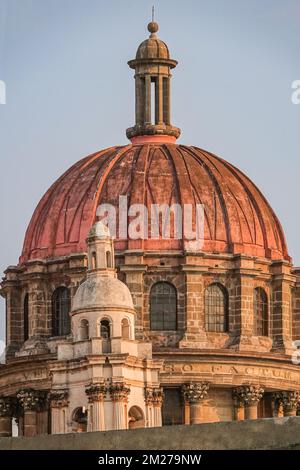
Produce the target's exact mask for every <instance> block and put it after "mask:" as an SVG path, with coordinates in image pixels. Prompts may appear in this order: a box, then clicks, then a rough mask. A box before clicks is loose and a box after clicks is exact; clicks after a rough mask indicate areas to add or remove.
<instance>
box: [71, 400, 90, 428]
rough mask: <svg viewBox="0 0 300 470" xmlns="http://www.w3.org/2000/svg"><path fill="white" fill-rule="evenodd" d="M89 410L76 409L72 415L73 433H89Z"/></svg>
mask: <svg viewBox="0 0 300 470" xmlns="http://www.w3.org/2000/svg"><path fill="white" fill-rule="evenodd" d="M87 419H88V417H87V410H86V409H85V408H84V407H82V406H81V407H80V408H76V409H75V410H74V411H73V413H72V429H73V432H86V431H87Z"/></svg>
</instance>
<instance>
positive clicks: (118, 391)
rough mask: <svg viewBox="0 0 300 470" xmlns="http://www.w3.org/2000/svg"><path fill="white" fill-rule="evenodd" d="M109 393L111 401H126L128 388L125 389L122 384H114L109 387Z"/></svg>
mask: <svg viewBox="0 0 300 470" xmlns="http://www.w3.org/2000/svg"><path fill="white" fill-rule="evenodd" d="M109 392H110V395H111V399H112V401H125V402H127V401H128V395H129V393H130V388H129V387H127V386H126V385H125V384H124V383H123V382H118V383H114V384H112V385H111V386H110V387H109Z"/></svg>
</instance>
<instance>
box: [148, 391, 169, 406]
mask: <svg viewBox="0 0 300 470" xmlns="http://www.w3.org/2000/svg"><path fill="white" fill-rule="evenodd" d="M163 398H164V393H163V390H162V389H161V388H145V402H146V405H152V406H161V405H162V402H163Z"/></svg>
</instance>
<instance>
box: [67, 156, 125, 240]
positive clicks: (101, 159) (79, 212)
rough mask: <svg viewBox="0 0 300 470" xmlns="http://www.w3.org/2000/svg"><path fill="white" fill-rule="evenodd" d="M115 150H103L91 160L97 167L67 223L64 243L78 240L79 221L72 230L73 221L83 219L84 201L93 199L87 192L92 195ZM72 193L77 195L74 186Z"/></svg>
mask: <svg viewBox="0 0 300 470" xmlns="http://www.w3.org/2000/svg"><path fill="white" fill-rule="evenodd" d="M117 152H118V147H117V148H114V147H113V148H111V149H108V150H107V151H105V153H102V154H99V155H98V159H97V160H96V161H94V160H93V161H92V162H91V165H92V164H94V163H95V164H97V167H98V168H97V169H96V172H95V174H94V176H93V177H92V179H91V182H90V184H89V186H88V187H87V188H86V189H85V190H84V191H83V192H82V195H81V197H80V199H79V201H78V205H77V207H76V208H75V212H74V214H73V217H72V219H71V221H70V223H69V230H68V233H67V238H66V239H65V242H66V243H78V242H79V239H80V223H79V224H77V227H76V230H74V225H75V221H76V220H79V221H81V220H83V219H84V206H85V204H86V201H89V200H91V199H93V198H89V194H90V193H91V194H92V195H93V197H94V194H95V190H96V188H97V187H98V184H99V180H101V174H102V172H103V168H104V167H105V165H107V163H108V161H110V160H111V159H112V158H114V156H115V155H116V153H117ZM91 165H90V166H91ZM80 186H81V183H79V191H80V190H81V188H80ZM93 187H95V189H94V190H93V189H92V188H93ZM73 193H74V197H77V191H76V190H75V188H74V191H73ZM72 232H73V237H72Z"/></svg>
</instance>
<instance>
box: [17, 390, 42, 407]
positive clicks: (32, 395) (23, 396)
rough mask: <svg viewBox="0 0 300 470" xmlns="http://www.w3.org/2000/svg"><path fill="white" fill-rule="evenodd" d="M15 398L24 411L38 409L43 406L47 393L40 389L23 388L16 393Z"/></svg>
mask: <svg viewBox="0 0 300 470" xmlns="http://www.w3.org/2000/svg"><path fill="white" fill-rule="evenodd" d="M17 399H18V401H19V405H20V406H21V407H22V408H23V410H24V411H38V410H41V409H43V408H44V407H45V404H46V402H47V393H46V392H45V391H41V390H32V389H24V390H20V391H19V392H18V393H17Z"/></svg>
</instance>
